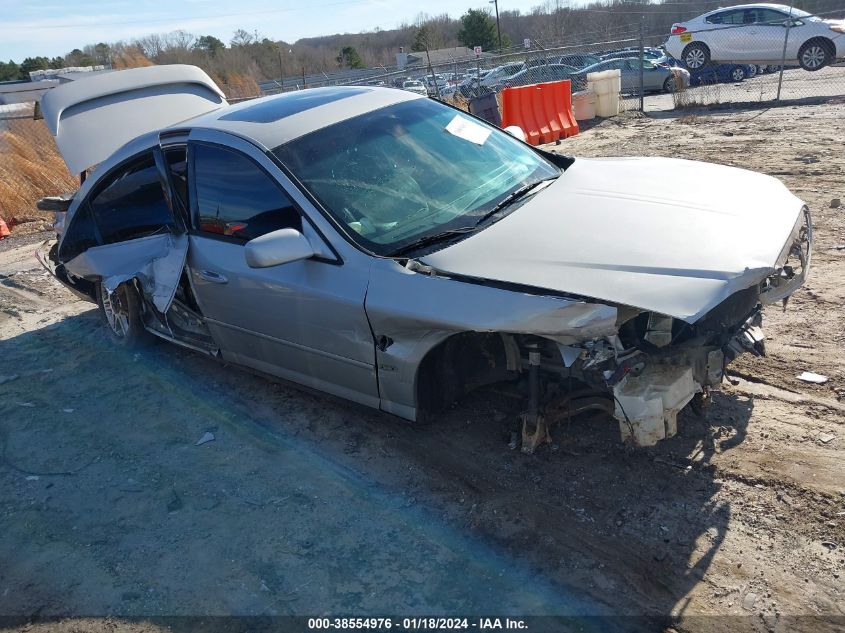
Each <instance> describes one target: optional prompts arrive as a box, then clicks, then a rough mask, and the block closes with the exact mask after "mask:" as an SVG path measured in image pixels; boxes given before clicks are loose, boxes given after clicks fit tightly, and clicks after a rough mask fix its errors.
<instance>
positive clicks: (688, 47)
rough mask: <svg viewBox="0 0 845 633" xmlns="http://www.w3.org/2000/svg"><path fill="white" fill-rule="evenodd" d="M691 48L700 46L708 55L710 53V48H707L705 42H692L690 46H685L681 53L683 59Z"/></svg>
mask: <svg viewBox="0 0 845 633" xmlns="http://www.w3.org/2000/svg"><path fill="white" fill-rule="evenodd" d="M691 46H700V47H701V48H703V49H706V50H707V53H708V54H709V53H710V47H709V46H707V44H705V43H704V42H690V43H689V44H687V45H686V46H684V50H683V51H681V57H683V56H684V55H685V54H686V52H687V51H688V50H689V49H690V47H691Z"/></svg>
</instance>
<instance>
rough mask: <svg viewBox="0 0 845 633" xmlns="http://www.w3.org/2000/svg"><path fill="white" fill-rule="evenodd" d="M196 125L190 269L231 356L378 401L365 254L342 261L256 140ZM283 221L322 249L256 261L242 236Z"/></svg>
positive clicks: (192, 152)
mask: <svg viewBox="0 0 845 633" xmlns="http://www.w3.org/2000/svg"><path fill="white" fill-rule="evenodd" d="M196 132H197V131H195V133H192V135H191V140H190V141H189V143H188V148H187V149H188V165H189V167H188V171H189V174H188V181H189V192H188V197H189V207H190V209H191V220H192V227H191V234H190V249H189V253H188V269H189V272H190V282H191V286H192V288H193V290H194V293H195V295H196V299H197V303H198V304H199V307H200V309H201V311H202V313H203V315H204V316H205V317H206V319H207V323H208V327H209V329H210V330H211V332H212V334H213V336H214V338H215V341H216V342H217V343H218V344H219V345H220V348H221V351H222V354H223V356H224V358H226V359H228V360H231V361H233V362H236V363H239V364H243V365H247V366H249V367H253V368H255V369H259V370H261V371H265V372H267V373H270V374H274V375H277V376H280V377H282V378H286V379H288V380H293V381H295V382H298V383H301V384H304V385H307V386H309V387H313V388H316V389H319V390H322V391H327V392H329V393H333V394H336V395H339V396H341V397H344V398H348V399H350V400H354V401H357V402H361V403H364V404H368V405H370V406H375V407H377V406H378V389H377V381H376V373H375V365H374V363H375V349H374V344H373V338H372V334H371V331H370V327H369V323H368V321H367V318H366V315H365V313H364V296H365V294H366V290H367V283H368V279H369V262H368V260H366V259H364V258H361V259H358V260H356V261H354V262H353V261H341V260H340V258H339V256H337V255H336V254H335V252H334V251H333V250H332V248H331V246H330V245H329V243H328V242H327V240H326V239H325V238H324V237H322V235H320V233H319V232H318V231H317V229H316V228H315V226H314V225H313V223H312V222H311V221H310V220H309V218H308V217H307V215H306V214H305V212H304V208H303V207H304V206H305V205H303V204H302V203H303V202H306V203H307V201H306V200H305V199H304V197H302V196H301V194H300V193H299V192H298V191H296V190H295V188H294V186H293V184H292V183H291V182H290V181H289V180H288V179H287V178H286V176H285V175H284V174H283V173H282V172H281V170H280V169H278V167H277V166H276V165H275V164H274V163H273V162H272V161H270V159H269V158H268V157H267V156H266V155H265V154H264V153H263V152H261V151H260V150H258V148H256V147H254V146H252V145H251V144H250V143H248V142H247V141H244V140H242V139H237V138H234V137H230V136H229V135H226V134H222V133H216V136H215V133H211V132H202V133H201V134H205V135H206V136H207V137H209V140H205V139H203V140H199V139H196V140H195V137H196V136H197V135H196ZM212 139H213V140H214V142H209V141H211V140H212ZM297 200H298V201H297ZM312 212H313V210H312ZM281 228H293V229H296V230H298V231H300V232H302V233H303V234H304V235H305V236H306V237H307V238H308V239H309V241H310V242H311V244H312V246H313V247H314V249H315V251H316V252H317V253H318V254H317V255H316V256H314V257H312V258H309V259H305V260H300V261H294V262H290V263H287V264H281V265H278V266H273V267H269V268H250V267H249V266H248V265H247V263H246V259H245V256H244V245H245V244H246V243H247V242H248V241H249V240H250V239H254V238H256V237H259V236H260V235H264V234H266V233H270V232H272V231H275V230H277V229H281Z"/></svg>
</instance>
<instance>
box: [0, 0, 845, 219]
mask: <svg viewBox="0 0 845 633" xmlns="http://www.w3.org/2000/svg"><path fill="white" fill-rule="evenodd" d="M843 17H845V9H843V10H840V11H838V12H824V13H816V14H810V13H806V12H803V11H799V10H797V9H790V8H788V7H786V8H778V7H777V5H769V6H767V7H762V8H761V7H760V6H752V7H748V6H739V7H728V8H723V9H717V10H715V11H712V12H710V13H707V14H703V15H701V16H694V15H690V16H689V18H688V19H686V21H681V22H677V23H675V24H674V25H672V27H671V29H670V30H669V31H668V32H666V31H665V30H661V31H659V32H648V31H646V30H645V28H644V26H643V25H644V24H645V22H644V20H640V19H638V18H635V19H632V20H631V21H630V22H628V23H627V24H624V25H622V26H619V27H616V28H606V29H602V30H601V31H593V32H578V33H573V34H570V35H569V36H567V38H566V40H565V41H563V40H561V41H542V40H539V39H532V40H525V41H524V42H523V43H522V44H521V45H520V46H515V47H512V48H507V49H504V50H501V51H496V52H492V53H491V52H481V53H480V54H477V55H476V54H472V55H463V56H460V55H453V54H452V53H451V52H450V51H431V52H428V53H427V52H425V51H423V52H419V53H415V54H414V55H413V57H412V58H409V63H408V64H407V65H406V66H405V67H404V68H392V69H391V68H386V67H378V68H371V69H366V70H356V71H350V70H347V71H343V72H337V73H328V72H326V73H320V74H318V75H302V76H299V77H286V78H284V79H279V80H275V81H267V82H263V83H262V84H261V88H262V92H263V93H264V94H274V93H279V92H287V91H290V90H299V89H302V88H306V87H309V88H310V87H319V86H332V85H368V86H390V87H394V88H399V89H404V90H412V91H415V92H420V93H423V94H427V95H429V96H430V97H433V98H436V99H440V100H443V101H445V102H448V103H452V104H455V105H457V106H459V107H461V108H464V109H471V105H472V104H473V103H474V102H476V100H478V99H479V98H487V103H490V99H489V96H490V95H495V96H496V98H497V100H498V99H499V97H500V95H501V91H502V90H503V89H504V88H506V87H509V86H521V85H529V84H536V83H542V82H546V81H554V80H559V79H570V80H571V82H572V89H573V91H579V90H583V89H584V88H585V87H586V76H587V74H588V73H590V72H596V71H602V70H611V69H612V70H617V69H618V70H619V71H620V75H621V80H622V81H621V86H622V91H621V95H620V100H621V104H620V105H621V110H628V111H636V110H641V109H642V110H644V111H646V112H654V111H671V110H675V109H679V108H687V107H693V106H714V105H718V104H726V105H729V106H730V105H737V106H738V105H741V104H742V105H748V104H764V105H767V106H771V105H778V104H800V103H804V102H807V101H815V100H824V99H830V98H837V97H839V98H842V97H845V20H843V19H842V18H843ZM499 103H500V101H499ZM496 105H498V104H496ZM76 187H77V182H76V179H75V178H74V177H72V176H71V175H70V174H69V173H68V172H67V169H66V167H65V165H64V162H63V161H62V159H61V157H60V156H59V155H58V152H57V150H56V146H55V142H54V140H53V138H52V136H51V135H50V133H49V131H48V130H47V128H46V126H45V125H44V123H43V121H37V120H33V110H32V104H31V103H30V104H12V105H0V218H2V219H4V220H5V221H6V223H8V224H10V225H12V226H15V225H21V226H22V228H23V229H24V230H25V229H26V227H27V226H31V227H40V226H42V225H43V222H45V221H47V220H49V218H48V216H47V215H46V214H41V213H39V212H38V211H37V210H36V209H35V203H36V201H37V200H38V199H39V198H41V197H42V196H44V195H55V194H60V193H64V192H66V191H72V190H74V189H75V188H76Z"/></svg>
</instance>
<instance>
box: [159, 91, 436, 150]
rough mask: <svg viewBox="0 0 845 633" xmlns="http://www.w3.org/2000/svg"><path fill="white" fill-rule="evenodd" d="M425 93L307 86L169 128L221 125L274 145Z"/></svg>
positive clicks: (246, 136)
mask: <svg viewBox="0 0 845 633" xmlns="http://www.w3.org/2000/svg"><path fill="white" fill-rule="evenodd" d="M410 81H415V80H410ZM406 83H407V81H406ZM416 83H419V82H416ZM425 98H426V97H424V96H422V95H417V94H414V93H412V92H407V91H405V90H397V89H395V88H381V87H378V86H332V87H326V88H308V89H305V90H298V91H296V92H286V93H284V94H279V95H272V96H269V97H261V98H259V99H252V100H250V101H243V102H241V103H238V104H235V105H231V106H228V107H225V108H220V109H219V110H215V111H213V112H209V113H207V114H203V115H200V116H198V117H196V118H194V119H189V120H188V121H185V122H183V123H181V124H179V125H177V126H173V127H174V128H181V129H184V128H205V129H214V130H221V131H223V132H229V133H232V134H236V135H238V136H242V137H245V138H248V139H250V140H252V141H253V142H255V143H258V144H260V145H263V146H264V147H265V148H267V149H273V148H275V147H278V146H279V145H283V144H284V143H287V142H289V141H292V140H294V139H296V138H299V137H301V136H305V135H306V134H310V133H311V132H315V131H317V130H320V129H323V128H325V127H328V126H330V125H334V124H335V123H340V122H341V121H346V120H348V119H351V118H353V117H356V116H360V115H362V114H366V113H368V112H372V111H373V110H378V109H380V108H384V107H387V106H390V105H394V104H397V103H402V102H404V101H412V100H414V99H425Z"/></svg>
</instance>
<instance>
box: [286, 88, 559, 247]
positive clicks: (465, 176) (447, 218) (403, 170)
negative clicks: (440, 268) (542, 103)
mask: <svg viewBox="0 0 845 633" xmlns="http://www.w3.org/2000/svg"><path fill="white" fill-rule="evenodd" d="M273 154H274V155H275V156H276V157H277V158H278V159H279V160H280V161H281V162H282V163H283V164H284V165H285V166H286V167H287V168H288V169H289V170H290V171H291V172H292V173H293V174H294V175H295V176H296V177H297V178H298V179H299V181H300V182H301V183H302V184H303V185H305V187H307V188H308V189H309V191H310V192H311V193H312V195H313V196H314V197H315V198H317V200H319V201H320V203H321V204H322V205H323V207H325V209H326V210H327V211H328V212H329V213H330V214H331V215H332V216H333V217H334V219H335V220H336V221H337V222H338V223H339V224H340V225H341V227H343V228H344V229H345V232H346V233H347V234H348V235H349V236H350V237H352V238H353V239H354V240H355V241H357V242H359V243H360V244H361V245H362V246H364V247H365V248H366V249H368V250H370V251H371V252H374V253H377V254H380V255H388V254H390V253H393V252H394V251H398V250H400V249H402V247H404V246H407V245H409V244H412V243H414V242H417V241H419V240H420V239H421V238H425V237H427V236H433V235H438V234H440V233H443V232H445V231H451V230H455V229H457V230H462V229H465V228H469V227H472V228H473V229H475V225H476V223H477V222H478V221H479V220H480V219H481V218H483V217H484V216H486V215H487V213H488V212H490V211H491V210H492V209H494V208H495V207H496V205H497V204H498V203H500V202H501V201H502V200H504V199H505V198H506V197H507V196H508V194H510V193H512V192H514V191H515V190H517V189H519V188H521V187H524V186H525V185H529V184H531V183H533V182H540V181H542V180H548V179H550V178H554V177H556V176H558V175H559V174H560V169H559V168H558V167H556V166H555V165H553V164H552V163H550V162H549V161H547V160H546V159H544V158H543V157H542V156H541V155H539V154H538V153H537V152H535V151H533V150H532V149H531V148H529V147H527V146H526V145H524V144H522V143H520V142H519V141H517V140H516V139H514V138H512V137H511V136H510V135H508V134H506V133H505V132H502V131H501V130H499V129H497V128H494V127H492V126H489V125H487V124H485V123H483V122H480V121H478V120H476V119H472V118H470V117H469V116H465V115H463V114H462V113H461V112H459V111H457V110H455V109H453V108H449V107H447V106H445V105H443V104H440V103H438V102H436V101H433V100H430V99H414V100H412V101H406V102H403V103H399V104H396V105H393V106H389V107H386V108H382V109H380V110H376V111H373V112H369V113H367V114H364V115H362V116H359V117H355V118H353V119H350V120H348V121H342V122H340V123H336V124H335V125H332V126H329V127H326V128H323V129H321V130H317V131H316V132H312V133H311V134H307V135H306V136H303V137H301V138H299V139H296V140H294V141H291V142H289V143H286V144H285V145H282V146H280V147H278V148H276V149H275V150H273Z"/></svg>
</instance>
